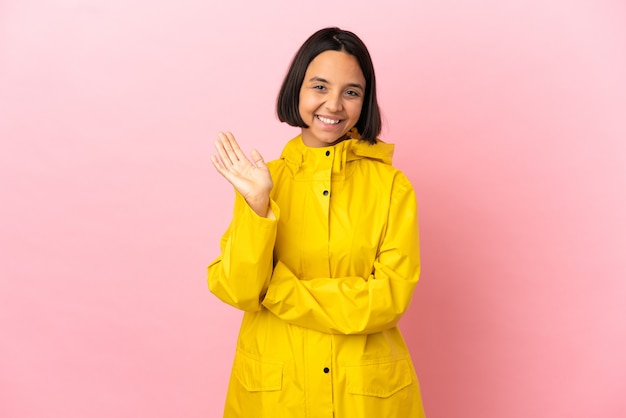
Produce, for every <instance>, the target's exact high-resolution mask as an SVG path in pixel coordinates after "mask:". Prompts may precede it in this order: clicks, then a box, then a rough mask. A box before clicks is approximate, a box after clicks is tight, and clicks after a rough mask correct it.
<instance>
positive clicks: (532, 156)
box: [0, 0, 626, 418]
mask: <svg viewBox="0 0 626 418" xmlns="http://www.w3.org/2000/svg"><path fill="white" fill-rule="evenodd" d="M328 25H339V26H341V27H343V28H346V29H351V30H354V31H355V32H357V33H358V34H359V35H360V36H361V37H362V38H363V39H364V41H365V42H366V44H367V45H368V46H369V47H370V52H371V53H372V56H373V58H374V63H375V65H376V69H377V73H378V77H379V86H380V101H381V105H382V107H383V111H384V114H385V119H386V121H387V125H386V128H385V130H384V132H383V138H384V139H386V140H387V141H389V142H394V143H396V144H397V150H398V152H397V158H396V165H397V166H399V167H400V168H402V169H403V170H404V171H405V172H406V173H407V174H408V176H409V178H410V179H411V180H412V181H413V183H414V186H415V188H416V191H417V195H418V199H419V201H420V221H421V237H422V246H423V247H422V254H423V275H422V280H421V282H420V285H419V286H418V288H417V293H416V295H415V298H414V303H413V305H412V307H411V310H410V312H409V313H408V314H407V315H406V317H405V318H404V319H403V322H402V327H403V329H404V332H405V334H406V337H407V341H408V343H409V345H410V348H411V351H412V353H413V357H414V361H415V364H416V368H417V370H418V374H419V376H420V379H421V384H422V387H423V396H424V402H425V407H426V411H427V414H428V416H429V418H453V417H476V418H503V417H505V418H518V417H519V418H522V417H529V416H532V417H567V418H583V417H584V418H588V417H609V418H611V417H624V416H626V401H625V400H624V399H625V398H624V388H625V387H626V355H625V354H624V353H625V352H626V324H625V322H626V303H624V300H625V299H626V145H625V143H626V76H625V74H626V6H625V5H624V2H623V1H617V0H616V1H608V0H586V1H582V0H578V1H577V0H550V1H543V0H542V1H539V0H532V1H528V0H480V1H476V0H471V1H470V0H457V1H452V0H438V1H408V0H405V1H402V0H386V1H384V2H380V4H379V5H377V6H367V7H366V6H365V5H364V2H361V1H356V0H344V1H341V2H337V1H334V0H333V1H330V0H322V1H318V2H314V3H311V2H309V3H298V2H295V1H291V0H282V1H281V0H268V1H264V2H248V1H245V2H243V1H241V0H237V1H224V2H213V1H206V0H204V1H200V0H178V1H175V2H174V1H167V2H166V1H162V0H161V1H154V0H152V1H148V0H134V1H128V0H124V1H122V0H109V1H106V2H105V1H97V2H96V1H86V0H84V1H81V0H39V1H35V0H4V1H3V2H1V3H0V138H1V148H0V193H1V194H0V196H1V198H2V205H1V206H0V257H1V262H0V416H2V417H3V418H14V417H64V418H79V417H80V418H84V417H89V418H100V417H168V418H169V417H186V418H193V417H218V416H220V415H221V409H222V404H223V399H224V395H225V390H226V384H227V380H228V374H229V370H230V365H231V361H232V358H233V353H234V345H235V339H236V335H237V330H238V325H239V321H240V318H241V313H240V312H238V311H236V310H234V309H232V308H230V307H228V306H226V305H223V304H221V303H220V302H219V301H218V300H217V299H216V298H215V297H213V296H212V295H211V294H210V293H209V291H208V290H207V286H206V278H205V269H206V265H207V264H208V263H209V262H210V261H211V260H212V259H213V257H215V256H216V255H217V251H218V239H219V237H220V235H221V233H222V232H223V230H224V229H225V228H226V225H227V222H228V220H229V218H230V212H231V204H232V198H233V194H232V191H231V189H230V187H229V186H228V185H227V184H226V183H225V182H224V181H223V180H222V179H221V178H220V177H219V176H218V175H217V174H216V173H215V172H214V170H213V168H212V166H211V164H210V161H209V155H210V154H211V153H212V152H213V148H212V142H213V140H214V138H215V133H216V132H217V131H220V130H232V131H234V132H235V134H236V135H237V137H238V138H239V139H240V140H241V142H242V143H243V146H244V147H245V148H246V149H250V148H251V147H253V146H254V147H257V148H258V149H259V150H260V151H261V152H262V153H263V154H264V156H265V157H266V159H273V158H276V157H277V156H278V153H279V151H280V149H281V148H282V146H283V144H284V143H285V142H286V141H287V140H288V139H289V138H291V137H292V136H293V135H295V134H296V133H297V132H296V131H295V130H294V129H293V128H290V127H288V126H285V125H281V124H280V123H279V122H278V121H277V120H276V118H275V116H274V100H275V97H276V93H277V90H278V87H279V84H280V81H281V79H282V77H283V75H284V73H285V70H286V68H287V65H288V63H289V60H290V59H291V57H292V55H293V54H294V53H295V50H296V49H297V47H298V46H299V45H300V44H301V42H302V41H304V39H305V38H306V37H307V36H308V35H310V34H311V33H312V32H313V31H314V30H316V29H319V28H321V27H323V26H328Z"/></svg>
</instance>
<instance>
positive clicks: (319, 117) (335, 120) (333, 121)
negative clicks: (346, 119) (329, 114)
mask: <svg viewBox="0 0 626 418" xmlns="http://www.w3.org/2000/svg"><path fill="white" fill-rule="evenodd" d="M316 117H317V118H318V119H319V120H321V121H322V122H324V123H325V124H327V125H336V124H338V123H339V122H341V119H328V118H325V117H324V116H320V115H316Z"/></svg>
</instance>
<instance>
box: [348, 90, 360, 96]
mask: <svg viewBox="0 0 626 418" xmlns="http://www.w3.org/2000/svg"><path fill="white" fill-rule="evenodd" d="M346 94H347V95H348V96H354V97H359V92H358V91H354V90H348V91H347V92H346Z"/></svg>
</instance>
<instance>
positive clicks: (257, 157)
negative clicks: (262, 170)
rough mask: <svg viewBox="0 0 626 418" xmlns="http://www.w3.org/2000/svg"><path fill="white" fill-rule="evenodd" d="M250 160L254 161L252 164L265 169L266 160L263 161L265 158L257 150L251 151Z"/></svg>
mask: <svg viewBox="0 0 626 418" xmlns="http://www.w3.org/2000/svg"><path fill="white" fill-rule="evenodd" d="M250 158H251V159H252V162H253V163H254V165H255V166H257V167H265V160H264V159H263V156H262V155H261V153H260V152H259V151H257V150H255V149H253V150H252V151H250Z"/></svg>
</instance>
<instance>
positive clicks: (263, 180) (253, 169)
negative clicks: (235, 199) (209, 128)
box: [211, 132, 273, 216]
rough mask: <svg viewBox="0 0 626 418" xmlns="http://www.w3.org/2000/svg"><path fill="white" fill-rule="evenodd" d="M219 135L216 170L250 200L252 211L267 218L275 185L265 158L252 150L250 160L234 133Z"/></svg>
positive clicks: (216, 143)
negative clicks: (271, 193) (270, 197)
mask: <svg viewBox="0 0 626 418" xmlns="http://www.w3.org/2000/svg"><path fill="white" fill-rule="evenodd" d="M217 136H218V139H217V141H215V149H216V150H217V153H218V155H219V158H218V157H217V156H215V155H211V161H212V162H213V165H214V166H215V169H216V170H217V171H218V173H220V174H221V175H222V176H224V178H225V179H226V180H228V181H229V182H230V183H231V184H232V185H233V187H234V188H235V190H237V191H238V192H239V193H240V194H241V195H242V196H243V197H244V199H246V202H248V205H250V207H251V208H252V210H254V211H255V212H256V213H257V214H258V215H259V216H267V212H268V209H269V195H270V190H272V186H273V183H272V176H271V175H270V171H269V170H268V168H267V166H266V165H265V161H263V157H261V154H259V152H258V151H257V150H252V152H251V153H250V158H251V159H248V158H247V157H246V156H245V154H244V153H243V151H241V148H239V144H237V141H236V140H235V137H234V136H233V134H232V133H230V132H226V133H223V132H220V133H218V134H217Z"/></svg>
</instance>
